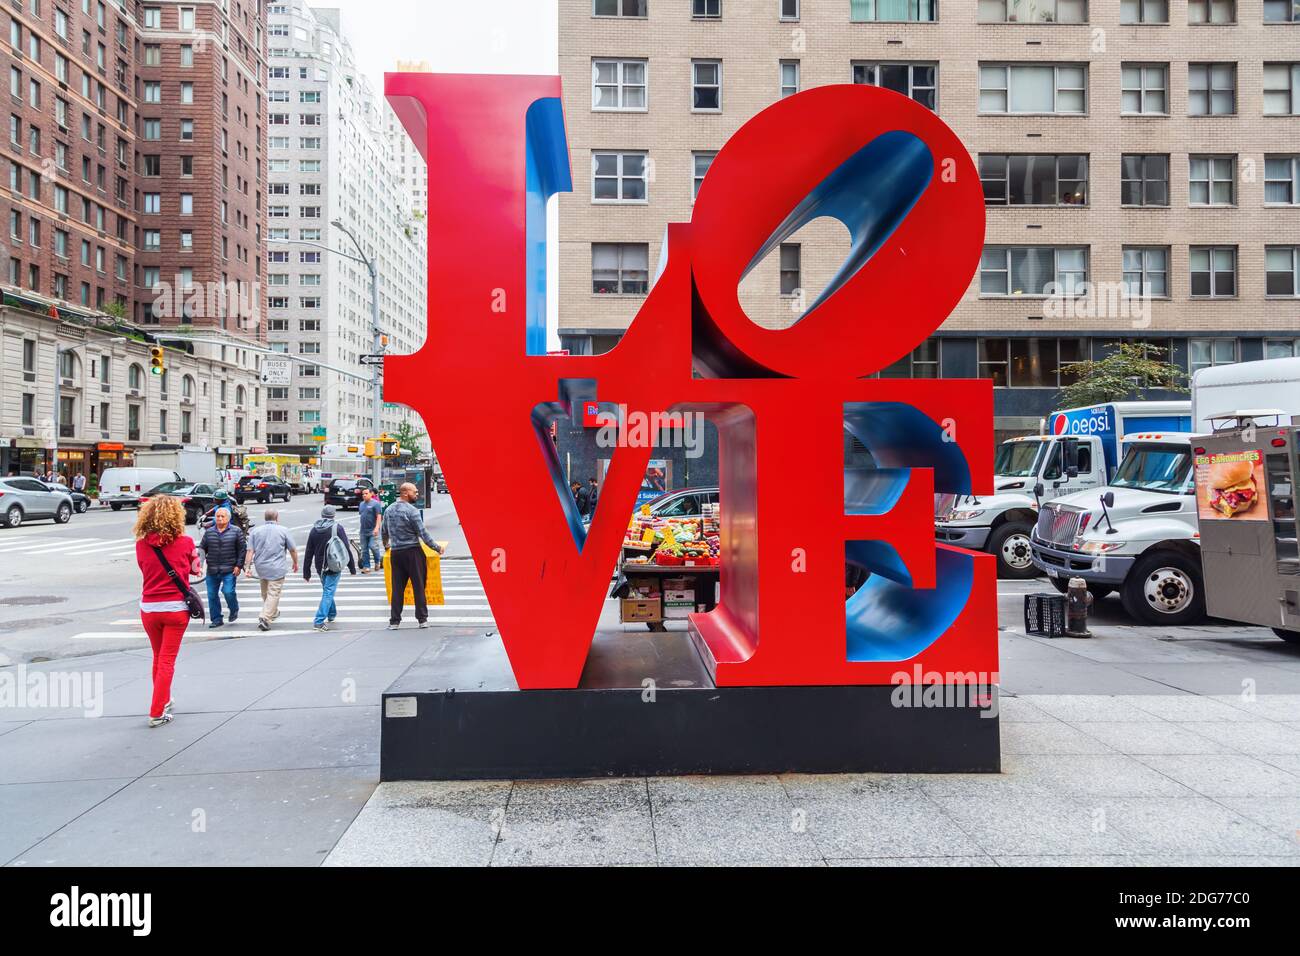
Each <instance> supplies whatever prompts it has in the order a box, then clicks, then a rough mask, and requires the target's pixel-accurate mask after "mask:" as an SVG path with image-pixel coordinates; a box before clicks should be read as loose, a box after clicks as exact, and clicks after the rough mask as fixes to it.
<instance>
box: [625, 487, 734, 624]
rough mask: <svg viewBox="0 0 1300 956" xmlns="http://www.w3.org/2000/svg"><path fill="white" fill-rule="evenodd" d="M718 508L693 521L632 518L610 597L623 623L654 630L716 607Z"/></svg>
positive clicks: (645, 512) (708, 509) (645, 513)
mask: <svg viewBox="0 0 1300 956" xmlns="http://www.w3.org/2000/svg"><path fill="white" fill-rule="evenodd" d="M719 547H720V541H719V536H718V513H717V506H716V505H712V506H707V505H706V506H705V512H704V513H703V514H700V515H695V516H690V517H673V518H655V517H653V516H651V515H650V514H649V512H648V509H642V511H641V513H640V514H638V515H635V516H633V518H632V520H631V522H629V524H628V530H627V535H626V537H625V538H624V541H623V561H622V563H621V564H620V566H619V574H618V577H617V578H616V579H615V582H614V589H613V592H612V593H611V595H610V596H611V597H616V598H618V599H619V602H620V603H619V620H620V621H621V622H622V623H624V624H636V623H644V624H645V625H646V626H647V627H648V628H649V629H650V630H652V631H664V630H667V622H668V621H672V620H681V621H685V620H686V618H687V616H688V615H690V614H692V613H696V612H703V611H711V610H713V608H714V607H716V606H717V599H718V582H719V580H720V574H721V569H720V567H719V559H718V550H719Z"/></svg>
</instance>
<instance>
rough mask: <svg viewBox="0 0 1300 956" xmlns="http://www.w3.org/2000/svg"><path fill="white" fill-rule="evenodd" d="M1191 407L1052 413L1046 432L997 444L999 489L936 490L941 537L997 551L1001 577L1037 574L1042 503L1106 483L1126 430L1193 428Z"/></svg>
mask: <svg viewBox="0 0 1300 956" xmlns="http://www.w3.org/2000/svg"><path fill="white" fill-rule="evenodd" d="M1191 409H1192V407H1191V403H1190V402H1185V401H1173V402H1107V403H1104V404H1101V405H1093V406H1090V407H1087V408H1067V409H1062V410H1060V411H1055V412H1052V413H1051V414H1050V415H1048V416H1047V419H1046V420H1045V429H1046V433H1045V434H1042V435H1030V436H1027V437H1024V438H1012V439H1009V440H1008V441H1005V442H1003V443H1002V444H1001V445H999V446H998V449H997V453H996V455H995V457H994V459H993V473H994V476H993V494H991V495H936V496H935V508H934V534H935V538H936V539H937V540H939V541H942V542H944V543H945V544H952V545H956V546H957V547H960V548H970V549H971V550H973V551H986V552H988V553H989V554H992V555H995V556H996V557H997V559H998V576H999V577H1003V578H1032V577H1035V576H1036V575H1037V574H1038V573H1039V572H1038V570H1037V569H1036V568H1035V567H1034V565H1033V561H1032V555H1031V553H1030V532H1031V531H1032V530H1033V527H1034V523H1035V521H1037V520H1038V509H1039V507H1040V505H1041V503H1042V502H1046V501H1050V500H1052V499H1054V498H1059V497H1061V496H1063V495H1069V494H1074V493H1075V492H1080V491H1087V490H1089V489H1098V488H1100V487H1102V486H1103V485H1105V484H1106V483H1107V481H1109V479H1110V477H1111V476H1112V475H1113V474H1114V473H1115V468H1116V467H1117V465H1118V463H1119V451H1120V442H1121V441H1122V440H1123V438H1124V436H1125V435H1128V434H1130V433H1132V432H1134V431H1144V432H1145V431H1156V430H1178V431H1187V430H1189V429H1190V427H1191V414H1192V410H1191ZM1035 489H1037V490H1038V492H1039V493H1038V494H1037V495H1035Z"/></svg>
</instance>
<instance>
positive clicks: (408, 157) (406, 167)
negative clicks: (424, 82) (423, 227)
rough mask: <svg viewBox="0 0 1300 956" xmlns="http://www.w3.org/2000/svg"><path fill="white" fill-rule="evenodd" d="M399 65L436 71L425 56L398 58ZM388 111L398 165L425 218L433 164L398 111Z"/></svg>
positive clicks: (418, 70)
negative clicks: (414, 59)
mask: <svg viewBox="0 0 1300 956" xmlns="http://www.w3.org/2000/svg"><path fill="white" fill-rule="evenodd" d="M396 69H397V72H398V73H431V72H432V71H433V67H431V66H430V65H429V64H428V63H427V62H426V61H423V60H421V61H420V62H418V63H412V62H409V61H406V60H398V61H397V68H396ZM385 113H386V124H387V130H388V138H389V140H390V141H391V142H392V146H393V153H394V154H395V160H396V162H397V169H398V171H399V172H400V173H401V176H402V178H403V179H405V180H406V188H407V189H409V190H410V192H411V210H412V212H413V213H414V214H415V216H416V218H418V219H421V220H422V219H424V217H426V216H427V215H428V213H429V167H428V166H427V165H426V164H425V162H424V157H423V156H421V155H420V151H419V150H418V149H416V148H415V141H414V140H412V139H411V137H410V136H408V135H407V134H406V130H405V128H404V127H403V126H402V123H401V121H400V120H399V119H398V118H397V114H396V113H394V112H393V111H392V110H391V109H390V110H386V111H385Z"/></svg>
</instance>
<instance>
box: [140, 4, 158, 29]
mask: <svg viewBox="0 0 1300 956" xmlns="http://www.w3.org/2000/svg"><path fill="white" fill-rule="evenodd" d="M144 25H145V28H146V29H149V30H161V29H162V7H145V8H144Z"/></svg>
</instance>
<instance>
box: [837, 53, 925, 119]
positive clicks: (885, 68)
mask: <svg viewBox="0 0 1300 956" xmlns="http://www.w3.org/2000/svg"><path fill="white" fill-rule="evenodd" d="M938 78H939V66H938V64H937V63H854V64H853V82H854V83H861V84H865V85H867V86H879V87H883V88H884V89H887V90H893V91H894V92H895V93H902V94H903V95H904V96H906V97H909V98H911V99H914V100H916V102H918V103H920V104H921V105H922V106H925V107H927V108H929V109H934V108H935V106H936V104H937V93H938Z"/></svg>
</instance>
